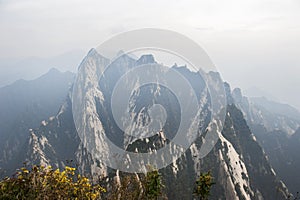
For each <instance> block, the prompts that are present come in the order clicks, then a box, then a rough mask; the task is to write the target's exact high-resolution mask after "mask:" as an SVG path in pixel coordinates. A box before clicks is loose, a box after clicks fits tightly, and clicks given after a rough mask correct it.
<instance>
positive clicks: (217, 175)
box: [1, 49, 300, 199]
mask: <svg viewBox="0 0 300 200" xmlns="http://www.w3.org/2000/svg"><path fill="white" fill-rule="evenodd" d="M108 63H110V60H109V59H107V58H105V57H103V56H101V55H100V54H99V53H98V52H97V51H96V50H94V49H92V50H91V51H90V52H89V53H88V55H87V56H86V57H85V58H84V60H83V61H82V63H81V65H80V66H79V70H80V71H81V73H80V77H79V79H80V80H81V85H80V88H81V90H82V91H84V92H85V94H86V95H85V98H86V99H85V102H86V105H87V106H86V108H87V109H85V110H84V111H85V113H82V114H83V115H84V116H86V118H85V120H86V122H89V123H87V124H86V129H85V130H86V131H87V133H88V134H90V135H91V138H95V139H94V140H93V141H94V142H95V141H97V138H101V137H102V136H104V135H105V136H106V137H108V138H109V139H110V140H111V141H112V142H113V143H115V144H116V145H118V146H120V147H122V148H123V149H125V150H127V151H131V152H136V153H145V152H153V151H156V150H159V149H161V148H163V147H164V146H166V145H167V144H168V143H169V142H170V141H172V139H173V138H174V132H176V130H177V128H178V124H179V123H180V112H179V110H180V109H179V107H178V102H177V101H176V98H174V95H173V96H172V93H170V92H168V90H167V89H166V88H164V87H161V86H160V85H159V84H152V85H148V86H145V87H137V89H136V91H135V92H134V93H133V95H132V97H131V101H130V108H129V109H130V110H131V111H132V113H133V115H134V116H135V117H133V120H134V121H133V123H134V124H135V125H136V129H141V130H144V131H145V132H142V133H141V134H140V135H142V136H143V137H145V136H147V134H149V130H147V129H142V128H143V126H145V124H147V123H149V122H150V121H151V119H150V118H149V116H150V115H149V112H150V107H151V106H152V105H153V102H156V103H157V104H160V105H162V106H163V107H164V108H165V110H166V113H167V118H166V123H165V125H164V126H163V127H162V129H161V130H160V131H157V132H154V133H151V134H149V137H147V138H142V139H141V137H133V136H128V135H126V134H124V131H122V130H121V129H120V128H119V127H118V126H117V124H116V122H115V121H114V119H113V115H112V108H111V97H112V90H113V88H114V86H115V84H116V83H117V81H118V80H119V79H120V77H121V76H122V75H124V73H126V71H128V70H130V69H134V68H135V67H136V66H139V65H142V64H148V65H151V64H156V61H155V59H154V57H153V56H152V55H144V56H142V57H141V58H139V59H134V58H132V57H130V56H128V55H126V54H124V55H122V56H120V57H118V58H117V59H116V60H115V61H114V62H113V63H112V64H111V65H113V67H112V70H110V71H107V73H106V76H105V78H104V79H101V78H100V76H101V74H100V73H99V68H103V67H105V66H106V65H107V64H108ZM171 69H172V70H174V71H176V72H177V73H179V74H181V75H182V76H183V77H184V78H185V79H186V80H188V81H189V84H190V85H191V87H192V88H193V90H194V91H195V93H196V96H197V99H198V101H199V102H202V103H203V105H202V107H201V108H202V112H201V117H202V120H201V122H202V123H201V124H200V125H199V127H198V132H199V137H197V139H196V140H195V141H194V142H193V143H192V144H191V145H190V146H189V148H188V149H187V150H186V151H185V152H184V153H183V155H182V156H180V157H179V159H177V160H173V162H172V163H171V164H170V165H168V166H167V167H164V168H162V169H160V172H161V173H162V176H163V180H164V182H165V186H166V188H165V192H166V194H167V196H168V198H169V199H192V198H193V196H192V191H193V188H194V183H195V180H196V178H197V176H198V175H199V174H200V172H207V171H211V173H212V175H213V177H214V182H215V183H216V184H215V185H214V186H213V188H212V191H211V199H287V198H288V197H289V196H290V195H291V194H290V192H289V190H288V188H289V185H288V187H286V186H285V183H286V182H288V181H289V180H290V179H289V177H287V176H286V174H285V173H284V172H281V171H280V167H279V166H277V165H276V159H277V164H279V162H280V161H281V160H282V159H283V158H281V157H278V156H282V157H284V156H285V154H286V153H287V151H282V152H281V154H280V155H276V156H275V155H273V154H272V152H271V149H272V148H273V147H274V146H276V145H277V146H278V145H285V144H287V146H292V147H293V148H294V150H295V151H296V149H297V141H298V142H299V139H298V140H297V139H290V138H292V137H293V138H299V137H297V135H298V136H299V135H300V133H299V130H298V132H296V133H295V134H293V132H295V131H296V129H297V128H298V127H299V119H300V118H298V113H297V111H296V110H293V109H291V108H288V109H286V107H284V108H282V106H277V107H278V109H277V110H276V109H275V110H274V109H273V108H274V106H273V105H272V104H271V105H270V106H269V107H268V105H269V104H268V103H269V102H264V101H260V100H256V99H251V102H250V100H249V99H248V98H247V97H243V96H242V94H241V91H240V90H238V89H235V90H233V91H231V89H230V86H229V84H227V83H224V86H225V91H226V96H227V103H228V105H227V106H226V107H225V108H224V109H226V112H225V114H226V116H225V122H224V126H223V128H222V129H221V128H219V129H218V128H217V129H216V134H217V135H218V140H217V141H216V145H215V146H214V147H213V149H212V150H211V151H210V152H209V153H208V155H207V156H205V157H204V158H202V157H201V146H203V144H205V142H206V141H205V138H206V137H205V136H206V134H207V133H208V132H207V130H208V129H209V128H210V126H209V119H210V117H211V99H210V97H209V95H208V94H207V93H206V88H205V82H204V80H203V79H202V77H201V76H199V74H198V73H195V72H192V71H190V70H189V69H188V68H186V67H184V66H182V67H178V66H173V67H171ZM145 73H146V72H145ZM162 73H166V72H162ZM206 76H208V77H211V78H212V79H214V78H218V77H219V74H218V73H215V72H209V73H207V74H206ZM101 81H102V82H101ZM68 82H69V81H68ZM56 83H57V84H62V85H64V83H59V82H58V81H56ZM53 84H54V82H53ZM38 85H41V84H38ZM57 87H59V86H57ZM179 87H180V86H179ZM64 89H65V90H64V91H63V93H64V94H65V97H66V98H65V100H64V102H63V103H61V106H60V108H59V110H58V112H57V114H55V115H53V112H52V113H49V112H48V113H45V112H43V114H45V115H46V116H47V117H45V115H43V116H42V117H41V118H38V119H36V118H30V117H28V116H27V118H29V119H32V120H33V121H36V122H40V121H41V120H43V119H48V120H44V121H42V123H41V125H40V126H39V127H38V125H37V124H29V126H31V128H32V129H30V130H29V131H27V130H25V129H24V130H23V131H22V133H19V132H18V133H16V134H17V136H18V135H24V136H23V137H22V138H21V137H20V138H19V143H20V144H21V143H22V144H23V148H22V150H20V149H16V150H15V151H14V152H10V153H11V155H18V156H15V157H11V158H10V160H14V162H13V163H12V162H8V161H7V160H4V159H2V163H1V167H2V168H8V167H9V168H10V169H14V168H17V167H19V166H18V165H20V164H21V163H22V162H23V161H28V162H29V163H35V164H40V165H52V166H56V167H60V168H61V167H64V166H65V165H70V164H71V165H76V167H78V169H79V170H80V171H81V173H84V174H88V175H89V176H90V177H94V178H96V177H98V176H99V175H105V176H108V177H110V178H113V177H117V176H118V174H119V172H118V170H115V169H112V168H109V167H107V166H106V165H105V163H104V162H103V160H101V159H99V156H98V155H96V154H95V153H93V152H92V151H90V150H89V149H88V148H87V145H86V141H83V140H82V135H80V134H79V133H78V132H77V129H76V126H75V123H74V118H73V110H72V109H74V106H73V105H72V95H73V93H72V91H73V90H71V89H69V90H68V89H67V88H64ZM53 96H56V97H58V96H60V95H57V94H52V95H51V97H49V99H51V98H52V97H53ZM60 97H61V96H60ZM186 98H189V97H186ZM272 103H274V102H272ZM266 104H268V105H266ZM55 105H57V104H55ZM43 107H47V108H49V109H50V110H52V111H53V110H55V109H53V107H50V106H49V105H44V106H43ZM277 107H276V108H277ZM272 109H273V110H272ZM281 109H283V110H284V111H282V110H281ZM41 112H42V111H41ZM284 112H286V113H284ZM15 113H18V112H17V111H15ZM51 116H53V117H51ZM49 117H50V118H49ZM96 119H97V120H96ZM1 120H2V118H1ZM18 124H19V123H18ZM95 125H97V126H95ZM1 127H2V126H1ZM3 127H4V125H3ZM14 127H19V126H18V125H15V126H14ZM34 127H36V128H34ZM259 128H261V129H259ZM26 129H28V128H27V127H26ZM280 131H281V132H283V134H282V135H284V136H282V137H283V138H284V139H282V138H280V137H281V136H280V137H279V136H277V135H281V134H277V132H280ZM273 132H276V133H273ZM26 134H27V136H26ZM290 135H292V136H290ZM3 138H4V137H3ZM270 138H271V139H270ZM278 138H280V141H279V139H278ZM274 140H275V141H277V143H276V142H274ZM2 141H7V139H5V140H2ZM93 141H89V142H93ZM99 141H100V143H99V142H95V146H96V148H97V149H100V150H101V151H103V152H105V151H106V150H107V148H108V147H107V144H105V143H101V141H102V140H99ZM278 141H279V142H278ZM281 141H284V142H286V143H282V142H281ZM292 142H294V143H295V144H291V143H292ZM12 143H15V144H19V143H16V141H13V142H12ZM16 146H18V145H16ZM2 151H3V152H5V153H7V152H9V151H11V150H10V149H9V148H6V149H2ZM170 151H171V150H170ZM288 151H289V152H292V150H288ZM3 154H4V153H3ZM272 155H273V156H272ZM290 156H291V157H290V160H288V157H285V158H284V159H285V160H284V161H286V160H288V161H289V162H290V161H295V162H296V160H297V159H298V161H300V159H299V158H296V156H297V155H294V154H290ZM293 156H294V157H293ZM268 157H269V158H268ZM2 158H4V156H3V157H2ZM159 159H160V158H158V160H159ZM289 162H287V163H289ZM127 164H128V165H129V166H130V162H129V163H127ZM291 165H293V164H291ZM293 166H294V169H297V167H296V166H295V165H293ZM273 167H274V168H275V170H274V168H273ZM279 172H280V173H279ZM295 173H296V172H295ZM277 174H278V175H277ZM282 180H284V181H282ZM293 190H294V189H293ZM294 191H296V190H294Z"/></svg>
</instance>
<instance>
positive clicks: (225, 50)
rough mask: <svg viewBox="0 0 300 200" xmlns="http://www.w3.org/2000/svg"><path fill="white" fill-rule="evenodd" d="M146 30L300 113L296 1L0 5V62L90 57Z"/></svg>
mask: <svg viewBox="0 0 300 200" xmlns="http://www.w3.org/2000/svg"><path fill="white" fill-rule="evenodd" d="M145 27H154V28H166V29H170V30H174V31H178V32H180V33H183V34H185V35H187V36H189V37H190V38H192V39H193V40H195V41H196V42H198V43H199V44H200V45H201V46H202V47H203V48H204V49H205V50H206V51H207V53H208V55H209V56H210V57H211V58H212V60H213V62H214V63H215V64H216V66H217V68H218V70H219V71H220V72H221V74H222V76H223V78H224V80H226V81H228V82H230V83H231V85H233V86H234V87H235V86H238V87H241V88H242V89H247V88H250V87H254V86H255V87H258V88H260V89H262V90H265V91H267V92H268V93H270V94H272V95H273V96H275V97H277V98H278V99H279V100H281V101H282V102H285V103H289V104H291V105H294V106H296V107H298V109H300V98H299V97H300V95H299V91H300V1H299V0H223V1H220V0H206V1H202V0H195V1H191V0H168V1H166V0H127V1H125V0H119V1H116V0H107V1H101V0H94V1H93V0H86V1H76V0H66V1H64V0H59V1H56V0H36V1H34V0H0V62H1V61H2V62H5V61H7V60H12V59H20V58H26V57H32V56H35V57H36V56H37V57H45V58H46V57H52V56H56V55H59V54H62V53H65V52H68V51H73V50H78V49H81V50H84V51H88V50H89V49H90V48H92V47H96V46H98V45H99V44H100V43H101V42H102V41H104V40H105V39H107V38H109V37H110V36H112V35H113V34H116V33H120V32H123V31H127V30H132V29H137V28H145ZM20 67H21V66H20Z"/></svg>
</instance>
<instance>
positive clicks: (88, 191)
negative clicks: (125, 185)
mask: <svg viewBox="0 0 300 200" xmlns="http://www.w3.org/2000/svg"><path fill="white" fill-rule="evenodd" d="M103 192H105V189H104V188H102V187H101V186H99V185H92V184H91V183H90V181H89V179H88V178H86V177H84V176H81V175H77V176H76V175H75V168H71V167H65V170H63V171H60V170H59V169H56V170H53V169H52V168H51V167H47V168H45V167H43V166H33V167H32V169H31V170H28V169H26V168H21V169H20V170H18V171H17V173H16V175H15V176H14V177H13V178H5V179H3V180H2V181H1V182H0V199H10V200H11V199H99V197H100V195H101V193H103Z"/></svg>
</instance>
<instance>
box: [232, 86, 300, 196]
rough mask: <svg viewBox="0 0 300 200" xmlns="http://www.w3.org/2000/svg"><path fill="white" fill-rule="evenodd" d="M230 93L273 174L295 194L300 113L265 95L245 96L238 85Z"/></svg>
mask: <svg viewBox="0 0 300 200" xmlns="http://www.w3.org/2000/svg"><path fill="white" fill-rule="evenodd" d="M232 96H233V99H234V100H233V101H234V103H235V105H237V107H238V108H239V109H240V110H241V111H242V112H243V114H244V117H245V119H246V120H247V123H248V125H249V127H250V129H251V131H252V132H253V134H254V135H255V136H256V138H257V141H258V142H259V143H260V144H261V146H262V147H263V149H264V151H265V152H266V154H267V156H268V158H269V161H270V164H271V165H272V167H273V168H274V169H275V171H276V173H277V176H278V177H280V179H282V180H283V181H284V182H285V183H286V185H287V187H288V188H289V189H290V191H291V192H292V193H293V194H295V195H296V194H297V192H299V191H300V188H299V187H298V186H299V185H300V181H299V180H300V176H299V175H298V171H299V164H300V157H299V154H298V153H297V152H298V150H299V146H300V141H299V129H300V112H299V111H298V110H297V109H295V108H293V107H291V106H289V105H286V104H281V103H278V102H274V101H270V100H268V99H266V98H265V97H256V98H248V97H245V96H243V95H242V93H241V90H240V89H238V88H237V89H234V90H233V92H232Z"/></svg>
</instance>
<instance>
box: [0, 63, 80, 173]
mask: <svg viewBox="0 0 300 200" xmlns="http://www.w3.org/2000/svg"><path fill="white" fill-rule="evenodd" d="M74 78H75V74H73V73H71V72H65V73H62V72H59V71H58V70H56V69H54V68H53V69H51V70H50V71H49V72H48V73H46V74H44V75H43V76H41V77H39V78H37V79H35V80H32V81H25V80H18V81H16V82H15V83H13V84H11V85H9V86H5V87H2V88H0V110H1V112H0V127H1V129H0V137H1V140H0V146H1V149H0V168H1V170H0V174H1V173H2V174H3V173H5V174H7V173H12V172H13V171H14V170H15V168H14V167H13V168H12V166H15V164H16V163H18V164H20V162H21V160H24V158H21V157H18V156H19V153H20V151H23V150H24V149H23V148H24V145H25V141H26V139H27V138H28V137H29V129H30V128H33V127H38V126H39V125H40V124H41V122H42V120H48V119H49V117H51V116H54V115H56V113H57V110H58V109H59V107H60V106H61V104H62V103H63V102H64V100H65V98H66V96H67V94H68V92H69V89H70V87H71V85H72V83H73V81H74Z"/></svg>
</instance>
